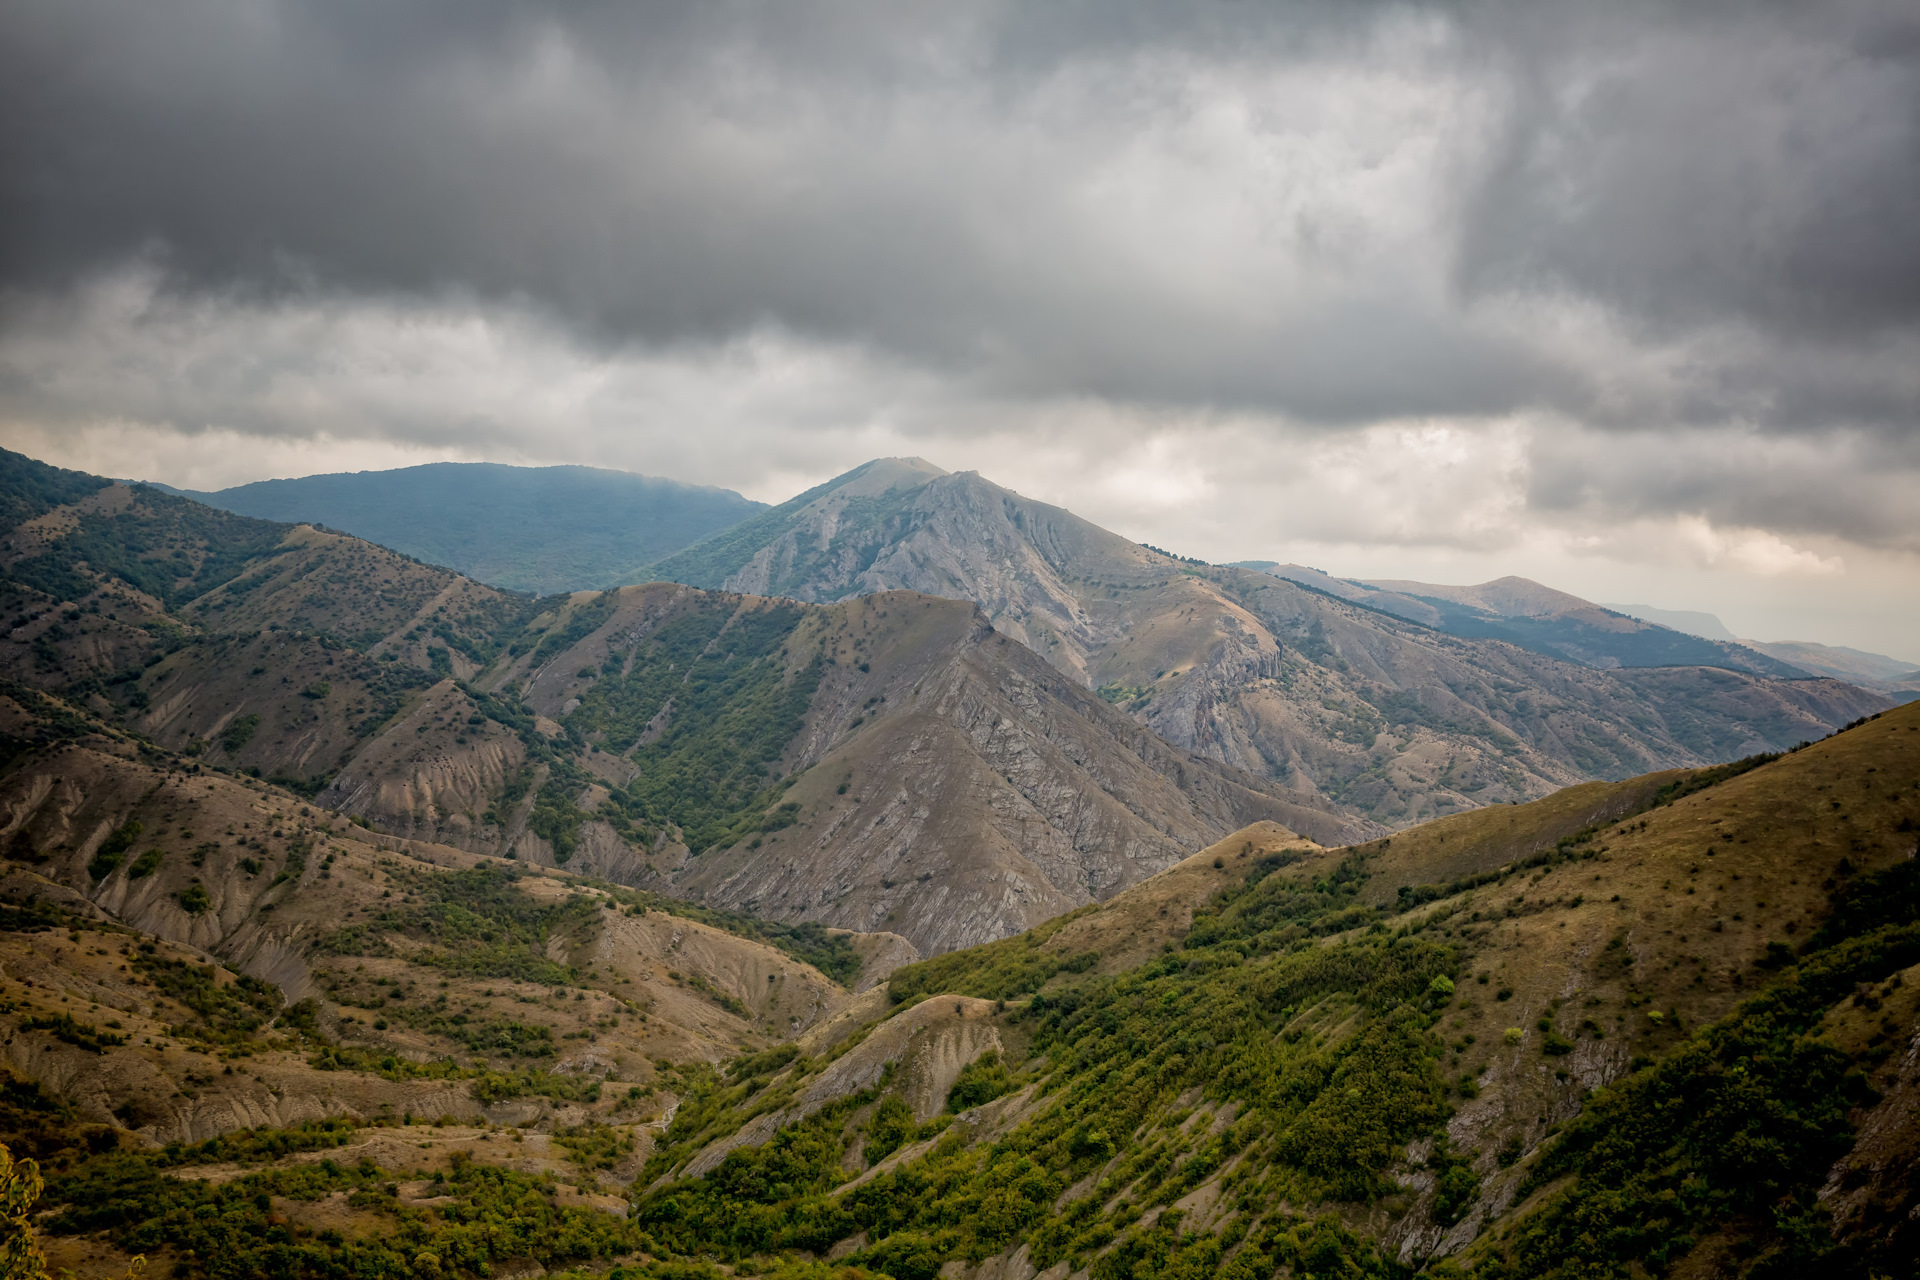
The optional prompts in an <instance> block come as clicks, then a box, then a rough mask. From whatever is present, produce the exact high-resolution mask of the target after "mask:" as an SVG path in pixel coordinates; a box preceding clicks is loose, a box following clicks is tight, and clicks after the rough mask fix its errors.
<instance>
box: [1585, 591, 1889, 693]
mask: <svg viewBox="0 0 1920 1280" xmlns="http://www.w3.org/2000/svg"><path fill="white" fill-rule="evenodd" d="M1605 607H1606V608H1609V609H1618V610H1619V611H1620V612H1622V613H1627V614H1631V615H1633V616H1634V617H1636V618H1645V619H1647V620H1648V621H1650V622H1657V623H1660V624H1661V625H1662V626H1668V627H1673V628H1675V629H1676V630H1680V631H1688V632H1691V633H1692V634H1694V635H1698V636H1705V637H1706V638H1708V639H1710V640H1732V639H1733V635H1732V633H1731V632H1729V631H1727V629H1726V627H1725V626H1723V625H1722V624H1721V622H1720V619H1718V618H1716V617H1714V616H1713V615H1712V614H1710V613H1685V612H1680V611H1676V610H1662V609H1650V608H1648V607H1647V606H1645V605H1637V604H1635V605H1627V604H1618V605H1607V606H1605ZM1738 643H1739V644H1740V645H1742V646H1744V647H1745V648H1747V649H1750V650H1752V651H1754V652H1756V653H1762V654H1765V655H1766V656H1767V657H1769V658H1773V659H1775V660H1776V661H1779V662H1784V663H1787V664H1789V665H1790V666H1793V667H1796V668H1798V669H1799V670H1801V671H1804V672H1806V673H1807V674H1809V675H1817V676H1826V677H1828V678H1830V679H1834V680H1845V681H1847V682H1848V683H1849V684H1857V685H1859V686H1860V687H1861V688H1863V689H1871V690H1873V691H1874V692H1875V693H1879V694H1884V695H1885V696H1887V697H1889V698H1892V699H1893V700H1894V701H1896V702H1908V701H1911V700H1912V699H1913V698H1915V697H1920V666H1916V664H1914V663H1912V662H1907V661H1903V660H1902V659H1899V658H1889V657H1888V656H1887V655H1886V654H1884V653H1868V652H1866V651H1865V650H1863V649H1849V648H1847V647H1846V646H1844V645H1825V644H1814V643H1812V642H1811V641H1805V640H1741V641H1738Z"/></svg>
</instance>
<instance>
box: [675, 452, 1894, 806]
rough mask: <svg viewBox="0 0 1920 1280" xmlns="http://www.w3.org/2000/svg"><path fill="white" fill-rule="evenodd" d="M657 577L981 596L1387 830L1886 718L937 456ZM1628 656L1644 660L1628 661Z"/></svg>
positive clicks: (796, 506) (813, 496)
mask: <svg viewBox="0 0 1920 1280" xmlns="http://www.w3.org/2000/svg"><path fill="white" fill-rule="evenodd" d="M651 572H652V573H653V574H655V575H656V576H659V577H662V578H667V579H670V580H674V581H680V582H685V583H688V584H690V585H694V586H700V587H705V588H709V589H723V590H727V591H738V592H744V593H748V594H767V595H778V596H789V597H792V598H794V599H799V600H806V601H818V602H830V601H842V600H849V599H852V598H855V597H858V596H861V595H867V594H872V593H875V592H881V591H888V590H897V589H905V590H913V591H920V592H925V593H928V594H931V595H940V596H949V597H955V598H959V599H966V600H972V601H974V602H976V603H977V604H978V605H979V606H980V607H981V609H982V610H983V611H984V612H985V613H986V615H987V617H988V618H989V619H990V620H991V621H992V623H993V625H994V626H995V628H997V629H998V630H1000V631H1001V632H1004V633H1005V634H1007V635H1010V636H1013V637H1014V638H1016V639H1019V640H1021V641H1022V642H1023V643H1025V644H1026V645H1027V646H1029V647H1030V648H1032V649H1033V650H1034V651H1035V652H1036V653H1038V654H1040V655H1041V656H1042V657H1043V658H1045V659H1046V661H1047V662H1048V663H1049V664H1051V665H1052V666H1053V667H1054V668H1055V669H1056V670H1059V671H1061V672H1062V673H1064V674H1066V675H1068V676H1070V677H1072V678H1074V679H1076V680H1078V681H1080V682H1082V683H1084V684H1085V685H1086V686H1087V687H1090V688H1092V689H1094V690H1096V691H1098V692H1099V694H1100V695H1101V696H1102V697H1103V698H1105V699H1106V700H1107V701H1109V702H1111V703H1113V704H1114V705H1116V706H1117V707H1119V708H1121V709H1122V710H1124V711H1126V712H1127V713H1128V714H1130V715H1132V716H1133V717H1134V718H1135V719H1136V720H1138V721H1139V722H1140V723H1142V724H1144V725H1146V726H1148V727H1150V728H1152V729H1153V730H1154V731H1155V732H1156V733H1158V734H1160V736H1162V737H1163V738H1165V739H1166V740H1167V741H1169V742H1172V743H1174V744H1175V745H1177V746H1180V747H1184V748H1186V749H1187V750H1190V751H1193V752H1196V753H1198V754H1201V755H1205V756H1208V757H1211V758H1212V759H1215V760H1219V761H1221V762H1223V763H1227V764H1232V765H1235V766H1238V767H1240V768H1243V769H1246V770H1248V771H1249V772H1251V773H1254V774H1257V775H1261V776H1265V777H1267V778H1270V779H1273V780H1275V781H1277V782H1283V783H1285V784H1286V785H1288V786H1289V787H1291V788H1294V789H1296V790H1306V791H1313V792H1318V793H1319V794H1321V795H1323V796H1325V797H1327V798H1328V799H1330V800H1333V801H1335V802H1336V803H1338V804H1340V805H1341V806H1342V807H1344V808H1346V809H1347V810H1348V811H1349V812H1352V813H1354V814H1357V815H1363V816H1365V817H1368V818H1370V819H1372V820H1375V821H1378V822H1381V823H1384V824H1387V825H1389V826H1398V825H1404V824H1406V823H1410V822H1415V821H1419V820H1422V819H1424V818H1427V817H1431V816H1433V815H1435V814H1439V813H1447V812H1454V811H1457V810H1459V809H1463V808H1469V807H1472V806H1474V805H1477V804H1483V803H1487V802H1489V801H1510V800H1522V799H1528V798H1531V797H1535V796H1539V795H1543V794H1545V793H1546V792H1548V791H1550V790H1552V789H1554V788H1556V787H1558V786H1563V785H1566V784H1567V783H1571V782H1576V781H1582V780H1585V779H1589V778H1618V777H1626V776H1630V775H1633V774H1636V773H1643V772H1647V771H1650V770H1653V769H1657V768H1663V767H1677V766H1684V765H1690V764H1695V763H1701V762H1705V761H1707V760H1712V759H1721V758H1729V757H1733V756H1739V755H1746V754H1751V753H1753V752H1755V751H1761V750H1774V749H1778V748H1780V747H1782V746H1790V745H1792V744H1793V743H1795V742H1798V741H1801V740H1803V739H1806V738H1810V737H1817V736H1820V735H1822V734H1824V733H1826V732H1828V731H1829V730H1831V729H1832V728H1833V727H1835V726H1837V725H1839V724H1844V723H1846V722H1847V721H1849V720H1852V719H1855V718H1857V717H1858V716H1859V715H1862V714H1866V713H1868V712H1871V711H1874V710H1878V709H1880V708H1881V707H1884V706H1885V705H1887V703H1886V700H1885V699H1883V698H1881V697H1880V696H1878V695H1876V694H1873V693H1869V692H1867V691H1865V690H1862V689H1859V688H1856V687H1853V686H1851V685H1847V684H1840V683H1838V682H1834V681H1826V680H1810V679H1807V678H1806V677H1805V673H1803V672H1801V671H1799V670H1798V669H1796V668H1793V667H1790V666H1788V665H1786V664H1784V663H1780V662H1778V661H1777V660H1775V659H1772V658H1769V657H1767V656H1766V655H1764V654H1759V653H1752V652H1750V651H1746V650H1742V649H1740V648H1739V647H1738V646H1729V645H1714V644H1711V643H1709V642H1706V641H1702V640H1698V639H1697V638H1695V637H1691V636H1685V635H1682V634H1680V633H1678V632H1674V631H1671V630H1668V629H1666V628H1661V627H1654V626H1649V625H1647V624H1644V623H1639V622H1635V621H1633V620H1632V619H1629V618H1625V617H1621V616H1619V615H1614V614H1609V613H1607V612H1606V611H1605V610H1602V609H1599V608H1598V607H1597V606H1593V605H1591V604H1589V603H1587V602H1586V601H1581V600H1578V599H1577V598H1576V597H1572V596H1567V595H1565V594H1564V593H1560V592H1553V591H1551V590H1550V589H1549V588H1544V587H1541V586H1539V585H1538V584H1536V583H1528V582H1526V581H1525V580H1523V579H1510V580H1503V581H1502V582H1501V583H1495V584H1487V586H1486V587H1485V588H1481V589H1479V590H1480V591H1481V592H1482V594H1481V595H1480V596H1479V597H1477V603H1476V602H1474V601H1472V600H1468V599H1465V598H1464V597H1463V598H1461V599H1455V600H1447V599H1441V598H1433V599H1427V600H1419V599H1415V598H1413V597H1411V596H1406V595H1403V594H1400V593H1394V592H1388V591H1384V590H1377V589H1372V588H1367V587H1364V586H1361V585H1357V584H1340V583H1339V582H1338V581H1337V580H1333V579H1327V578H1326V577H1325V575H1319V577H1320V578H1321V579H1323V580H1324V582H1325V583H1328V584H1332V585H1330V586H1329V585H1319V584H1314V583H1304V582H1296V581H1294V580H1292V579H1290V578H1288V577H1285V576H1276V575H1275V574H1274V573H1271V572H1261V571H1256V570H1253V569H1248V568H1242V567H1235V566H1227V565H1206V564H1201V563H1199V562H1195V561H1190V560H1184V559H1180V558H1177V557H1173V556H1169V555H1167V554H1165V553H1163V552H1160V551H1156V550H1154V549H1153V548H1150V547H1147V546H1144V545H1142V544H1140V543H1136V542H1132V541H1130V540H1128V539H1126V538H1123V537H1121V536H1119V535H1118V534H1115V533H1112V532H1110V531H1108V530H1106V529H1102V528H1100V527H1099V526H1097V525H1094V524H1092V523H1090V522H1088V521H1086V520H1083V519H1081V518H1079V517H1078V516H1075V515H1074V514H1073V513H1072V512H1070V511H1066V510H1063V509H1061V508H1059V507H1054V506H1050V505H1048V504H1046V503H1042V502H1036V501H1034V500H1032V499H1030V498H1026V497H1024V496H1022V495H1020V494H1017V493H1014V492H1012V491H1010V490H1007V489H1003V488H1001V487H1000V486H998V485H996V484H993V483H992V482H991V481H989V480H986V479H984V478H982V477H981V476H979V475H978V474H976V473H972V472H959V473H949V472H946V471H944V470H942V469H941V468H939V467H937V466H934V465H933V464H931V463H929V462H927V461H925V460H924V459H919V458H883V459H876V460H874V461H872V462H869V463H867V464H865V465H863V466H860V467H857V468H855V469H853V470H852V471H849V472H847V473H846V474H845V475H842V476H839V477H837V478H835V479H834V480H831V481H829V482H827V483H826V484H823V485H819V486H817V487H815V488H813V489H810V490H808V491H807V492H806V493H804V494H801V495H799V496H798V497H796V498H794V499H792V500H791V501H789V502H785V503H782V504H780V505H779V506H777V507H774V508H772V509H770V510H768V511H765V512H762V513H760V514H759V515H757V516H755V517H754V518H753V519H751V520H749V521H746V522H743V523H742V524H740V525H737V526H735V527H734V528H732V529H729V530H726V531H724V532H723V533H721V534H718V535H716V536H714V537H712V538H709V539H708V540H707V541H705V542H702V543H699V544H696V545H695V546H692V547H689V548H687V549H686V550H684V551H682V552H679V553H677V554H676V555H674V556H671V557H668V558H667V559H665V560H663V561H661V562H660V563H658V564H656V565H654V566H652V569H651ZM1442 590H1447V589H1444V588H1443V589H1442ZM1383 602H1384V603H1393V604H1395V605H1396V609H1388V608H1385V607H1384V605H1383ZM1486 606H1493V607H1495V608H1499V609H1504V610H1507V611H1508V613H1505V614H1496V613H1494V612H1493V611H1492V609H1490V608H1488V607H1486ZM1396 610H1397V611H1396ZM1569 619H1570V620H1571V621H1568V620H1569ZM1441 623H1446V624H1447V625H1446V626H1444V627H1443V626H1441V625H1440V624H1441ZM1528 627H1531V628H1532V629H1533V630H1532V634H1531V636H1530V638H1532V639H1533V640H1534V643H1533V644H1530V645H1526V646H1520V647H1516V645H1517V641H1516V640H1514V639H1513V637H1514V636H1515V635H1516V634H1527V632H1526V628H1528ZM1454 628H1458V631H1457V632H1453V633H1450V631H1452V629H1454ZM1549 639H1551V640H1555V641H1558V642H1560V643H1561V649H1562V650H1563V651H1559V652H1556V651H1554V650H1553V649H1551V648H1547V647H1546V645H1545V641H1546V640H1549ZM1582 645H1584V646H1585V648H1584V652H1581V651H1580V650H1581V647H1582ZM1631 645H1639V646H1641V647H1642V648H1643V649H1645V650H1647V651H1648V652H1647V653H1645V654H1639V655H1635V654H1632V653H1630V652H1628V653H1627V656H1629V657H1638V658H1639V659H1640V660H1639V661H1638V662H1634V663H1630V662H1628V661H1626V660H1625V659H1624V658H1623V657H1622V653H1623V652H1626V651H1627V650H1628V647H1629V646H1631ZM1609 646H1610V647H1609ZM1568 649H1572V650H1573V651H1571V652H1569V651H1565V650H1568ZM1656 659H1658V660H1659V665H1656V662H1655V660H1656Z"/></svg>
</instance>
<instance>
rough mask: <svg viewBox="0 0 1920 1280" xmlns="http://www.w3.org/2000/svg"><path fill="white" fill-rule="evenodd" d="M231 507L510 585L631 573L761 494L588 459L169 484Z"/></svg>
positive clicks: (733, 516)
mask: <svg viewBox="0 0 1920 1280" xmlns="http://www.w3.org/2000/svg"><path fill="white" fill-rule="evenodd" d="M169 492H173V493H176V494H180V495H182V496H185V497H189V498H193V499H195V500H197V501H200V502H204V503H206V504H207V505H209V506H213V507H219V508H220V509H221V510H223V511H232V512H235V513H237V514H239V515H245V516H253V517H255V518H256V519H261V520H274V521H279V522H281V523H307V524H321V525H326V526H328V527H330V528H334V529H339V530H342V531H344V532H346V533H351V534H354V535H355V536H357V537H361V538H365V539H367V540H368V541H370V542H377V543H379V544H380V545H381V546H384V547H391V548H393V549H394V550H395V551H399V552H402V553H403V554H406V555H410V556H414V557H416V558H418V559H421V560H425V561H427V562H428V563H429V564H440V565H446V566H447V567H449V568H452V569H456V570H458V571H459V572H461V573H464V574H466V575H468V576H469V577H473V578H477V579H479V580H480V581H482V582H488V583H492V584H493V585H494V586H498V587H505V588H507V589H508V590H512V591H534V592H540V593H542V594H550V593H552V592H556V591H578V590H584V589H586V588H590V587H604V586H608V585H610V584H613V583H620V582H631V581H634V580H635V578H634V571H635V570H637V569H638V568H640V566H642V565H645V564H647V563H649V562H650V561H653V560H658V559H659V558H660V557H662V556H665V555H669V554H671V553H672V552H674V551H677V550H679V549H680V548H681V547H685V546H688V545H690V544H692V543H695V542H698V541H700V540H701V539H702V538H705V537H707V536H709V535H711V534H713V533H714V532H716V531H718V530H720V529H724V528H726V527H727V526H729V525H732V524H736V523H738V522H739V521H741V520H744V519H747V518H748V517H750V516H752V515H753V514H754V513H755V512H757V511H762V510H765V507H766V504H765V503H760V502H753V501H750V500H748V499H746V498H743V497H741V496H740V495H739V494H737V493H735V492H733V491H732V490H731V489H714V488H709V487H706V486H704V485H692V484H682V483H680V482H679V481H677V480H662V479H660V478H658V477H655V476H643V475H635V474H633V473H632V472H627V471H605V470H600V469H598V468H594V467H509V466H501V465H499V464H496V463H491V462H434V463H429V464H427V465H425V466H418V467H401V468H399V469H397V470H392V471H360V472H352V473H345V472H343V473H340V474H336V475H320V476H303V477H301V478H299V479H296V480H262V481H259V482H258V483H255V484H243V485H239V486H236V487H234V488H231V489H221V490H219V491H217V492H213V493H197V492H193V491H190V490H180V489H175V490H169Z"/></svg>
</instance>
